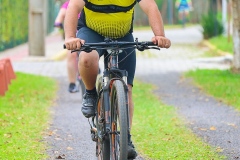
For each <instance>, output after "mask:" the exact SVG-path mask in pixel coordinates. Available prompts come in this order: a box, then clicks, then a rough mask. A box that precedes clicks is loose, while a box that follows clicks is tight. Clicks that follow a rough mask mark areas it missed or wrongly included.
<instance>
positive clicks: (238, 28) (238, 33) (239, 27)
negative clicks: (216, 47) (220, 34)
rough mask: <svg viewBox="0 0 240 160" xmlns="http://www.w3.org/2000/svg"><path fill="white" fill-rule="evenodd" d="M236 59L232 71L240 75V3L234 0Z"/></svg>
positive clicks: (234, 58)
mask: <svg viewBox="0 0 240 160" xmlns="http://www.w3.org/2000/svg"><path fill="white" fill-rule="evenodd" d="M232 13H233V15H232V16H233V44H234V57H233V66H232V69H233V71H234V72H237V73H240V1H239V0H232Z"/></svg>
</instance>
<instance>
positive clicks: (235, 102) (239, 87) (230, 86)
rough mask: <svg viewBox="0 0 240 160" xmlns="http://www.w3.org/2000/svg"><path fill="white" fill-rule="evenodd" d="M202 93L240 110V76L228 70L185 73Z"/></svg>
mask: <svg viewBox="0 0 240 160" xmlns="http://www.w3.org/2000/svg"><path fill="white" fill-rule="evenodd" d="M186 76H187V77H191V78H193V80H194V82H195V84H196V85H197V86H199V87H200V88H201V89H202V90H203V91H205V92H206V93H208V94H209V95H212V96H214V97H215V98H217V99H219V100H221V101H223V102H224V103H226V104H229V105H231V106H234V107H236V108H237V109H238V110H240V98H239V95H240V83H239V82H240V75H239V74H234V73H232V72H231V71H229V70H223V71H222V70H207V69H205V70H196V71H190V72H188V73H186Z"/></svg>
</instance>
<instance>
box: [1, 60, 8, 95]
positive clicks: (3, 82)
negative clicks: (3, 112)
mask: <svg viewBox="0 0 240 160" xmlns="http://www.w3.org/2000/svg"><path fill="white" fill-rule="evenodd" d="M5 72H6V70H5V67H4V64H3V63H0V96H4V95H5V92H6V91H7V90H8V83H7V80H6V79H7V78H6V74H5Z"/></svg>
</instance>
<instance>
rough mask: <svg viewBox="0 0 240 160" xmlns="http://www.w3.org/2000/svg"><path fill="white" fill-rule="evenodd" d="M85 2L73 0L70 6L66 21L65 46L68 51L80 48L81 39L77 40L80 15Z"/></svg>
mask: <svg viewBox="0 0 240 160" xmlns="http://www.w3.org/2000/svg"><path fill="white" fill-rule="evenodd" d="M84 5H85V2H84V1H83V0H71V1H70V2H69V4H68V8H67V12H66V16H65V20H64V22H65V23H64V30H65V45H66V48H67V49H70V50H74V49H77V48H80V44H81V43H80V39H78V38H76V28H77V23H78V14H79V13H80V12H81V11H82V9H83V7H84Z"/></svg>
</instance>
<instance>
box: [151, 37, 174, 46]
mask: <svg viewBox="0 0 240 160" xmlns="http://www.w3.org/2000/svg"><path fill="white" fill-rule="evenodd" d="M152 42H153V43H154V44H158V47H160V48H169V47H170V46H171V41H170V40H169V39H168V38H166V37H164V36H155V37H153V38H152Z"/></svg>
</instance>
